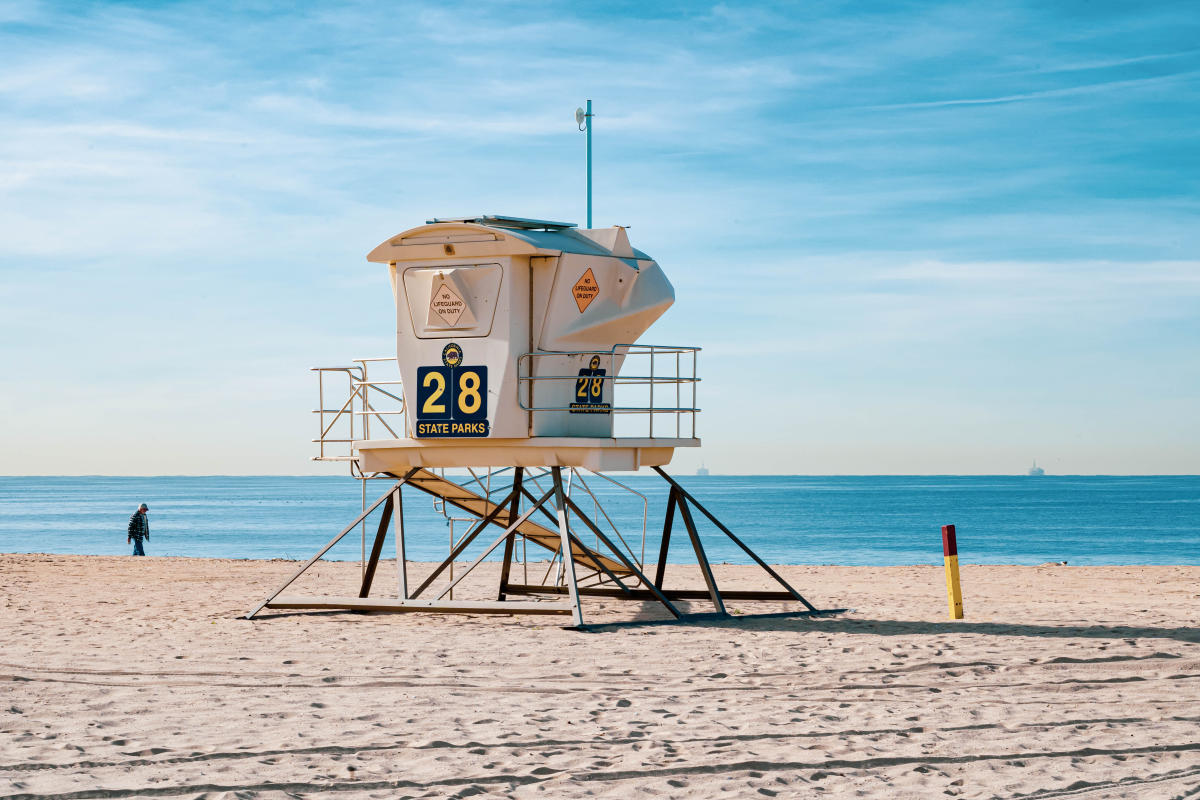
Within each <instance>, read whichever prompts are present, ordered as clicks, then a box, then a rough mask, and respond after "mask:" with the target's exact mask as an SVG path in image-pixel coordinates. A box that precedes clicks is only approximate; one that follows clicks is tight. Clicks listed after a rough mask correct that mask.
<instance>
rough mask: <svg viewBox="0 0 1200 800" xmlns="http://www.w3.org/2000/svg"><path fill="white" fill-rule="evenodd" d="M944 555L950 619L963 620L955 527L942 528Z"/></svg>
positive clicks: (944, 526) (945, 526)
mask: <svg viewBox="0 0 1200 800" xmlns="http://www.w3.org/2000/svg"><path fill="white" fill-rule="evenodd" d="M942 555H943V557H944V558H945V560H946V599H947V600H949V601H950V619H962V618H963V606H962V586H960V585H959V583H958V541H957V540H956V539H955V538H954V526H953V525H943V526H942Z"/></svg>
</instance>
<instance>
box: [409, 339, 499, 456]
mask: <svg viewBox="0 0 1200 800" xmlns="http://www.w3.org/2000/svg"><path fill="white" fill-rule="evenodd" d="M462 361H463V351H462V348H461V347H459V346H458V345H457V344H455V343H454V342H451V343H450V344H448V345H446V346H445V347H444V348H442V366H440V367H417V425H416V435H417V438H418V439H431V438H437V437H445V438H458V437H480V436H487V435H488V420H487V367H483V366H479V367H468V366H463V363H462Z"/></svg>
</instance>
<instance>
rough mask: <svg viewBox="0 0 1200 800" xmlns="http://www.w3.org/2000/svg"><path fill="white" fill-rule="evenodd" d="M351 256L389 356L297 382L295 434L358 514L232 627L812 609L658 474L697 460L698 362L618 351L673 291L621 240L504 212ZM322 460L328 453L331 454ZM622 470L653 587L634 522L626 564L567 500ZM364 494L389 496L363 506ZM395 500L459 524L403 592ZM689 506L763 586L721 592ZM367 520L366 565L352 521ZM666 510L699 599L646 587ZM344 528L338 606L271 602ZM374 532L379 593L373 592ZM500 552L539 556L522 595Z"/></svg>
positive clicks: (680, 351) (325, 601) (633, 349)
mask: <svg viewBox="0 0 1200 800" xmlns="http://www.w3.org/2000/svg"><path fill="white" fill-rule="evenodd" d="M367 260H369V261H372V262H376V263H379V264H385V265H387V270H388V277H389V279H390V281H391V287H392V294H393V296H394V298H395V308H396V357H395V358H394V359H392V358H390V357H389V358H386V359H358V360H356V362H355V363H354V364H353V365H352V366H346V367H321V368H316V372H317V373H318V376H319V386H320V400H319V402H320V407H319V408H318V409H317V418H318V420H319V428H320V435H319V436H318V438H317V439H315V440H314V441H315V442H316V443H317V445H318V448H319V451H318V455H317V457H316V458H317V459H318V460H326V461H346V462H349V464H350V469H351V473H352V474H353V475H354V476H355V477H357V478H359V479H360V480H361V481H362V486H363V509H362V513H361V514H360V515H359V516H358V517H357V518H356V519H354V521H353V522H351V523H350V524H349V525H347V526H346V528H345V529H343V530H342V531H341V532H340V533H339V534H338V535H337V536H335V537H334V538H333V539H332V540H330V542H329V543H328V544H327V545H325V547H323V548H322V549H321V550H320V551H319V552H318V553H317V554H316V555H314V556H313V557H312V559H310V560H309V561H308V562H307V563H306V564H304V565H303V566H302V567H300V569H299V570H297V571H296V572H295V574H293V575H292V576H291V577H290V578H289V579H288V580H287V581H285V582H284V583H283V585H282V586H280V587H279V588H278V589H277V590H276V591H275V592H274V593H272V594H271V595H270V596H269V597H268V598H267V599H266V600H264V601H263V602H262V603H261V604H260V605H259V606H258V607H256V608H255V609H254V610H253V611H251V612H250V613H249V614H248V615H247V617H248V618H252V617H254V616H255V615H256V614H258V613H259V612H260V611H262V610H263V609H264V608H269V609H352V610H370V611H427V612H465V613H504V614H515V613H532V614H563V615H569V616H571V617H572V621H573V624H574V625H575V626H583V625H584V617H583V607H582V604H581V598H583V597H587V596H606V597H616V598H627V599H636V600H643V601H645V600H650V601H657V602H658V603H661V604H662V606H663V607H664V608H665V609H666V610H667V611H668V612H669V613H670V614H671V615H673V616H674V617H676V618H679V617H680V616H682V613H681V611H680V610H679V608H678V607H677V606H676V605H675V603H674V602H673V601H675V600H681V599H687V600H690V599H704V598H707V599H709V600H711V602H712V605H713V607H714V610H715V612H716V613H718V614H724V613H725V603H724V601H725V599H740V600H760V599H761V600H787V601H795V602H797V603H800V604H802V605H803V606H804V608H805V609H807V611H808V612H815V611H816V609H815V608H814V607H813V606H812V605H811V604H810V603H809V602H808V601H807V600H806V599H805V598H804V597H802V596H801V595H800V594H799V593H798V592H797V591H796V590H795V589H793V588H792V587H791V586H790V585H788V583H787V582H786V581H785V580H784V579H783V578H782V577H781V576H779V575H778V574H777V573H776V572H775V571H774V570H773V569H771V567H770V566H768V565H767V564H766V563H765V562H764V561H763V560H762V559H761V558H759V557H758V556H757V555H756V554H755V553H754V552H753V550H751V549H750V548H749V547H748V546H747V545H746V544H745V543H744V542H742V540H741V539H739V538H738V537H737V536H735V535H734V534H733V532H732V531H730V530H729V529H728V528H727V527H725V526H724V525H723V524H722V523H721V522H720V521H719V520H718V519H717V518H716V517H715V516H713V515H712V514H711V513H709V511H708V510H707V509H705V508H704V506H703V505H701V504H700V503H699V502H698V501H697V500H696V499H695V498H694V497H693V496H692V495H691V494H690V493H689V492H688V491H687V490H686V489H684V488H683V487H682V486H680V485H679V484H678V483H677V482H676V481H675V480H674V479H672V478H671V477H670V476H669V475H668V474H667V473H666V472H665V471H664V469H663V467H664V466H665V465H667V464H668V463H669V462H670V461H671V457H672V455H673V454H674V451H675V448H678V447H699V446H700V440H699V439H698V438H697V437H696V414H697V413H698V412H699V408H698V407H697V405H696V390H697V384H698V382H699V378H698V376H697V374H696V366H697V353H698V348H694V347H660V346H655V345H645V344H633V343H634V342H637V340H638V338H639V337H640V336H641V335H642V334H643V333H644V332H645V331H646V330H647V329H648V328H649V327H650V325H652V324H653V323H654V321H655V320H657V319H658V318H659V317H660V316H661V315H662V314H663V313H664V312H665V311H666V310H667V309H668V308H669V307H670V306H671V305H672V303H674V300H675V293H674V289H673V288H672V287H671V284H670V282H669V281H668V280H667V278H666V276H665V275H664V274H663V271H662V269H661V268H660V267H659V265H658V264H657V263H656V262H655V261H654V260H653V259H652V258H650V257H649V256H648V255H646V254H645V253H643V252H641V251H639V250H635V249H634V248H633V247H631V246H630V244H629V239H628V236H627V234H626V231H625V229H624V228H621V227H613V228H601V229H594V230H580V229H577V228H576V227H575V226H574V225H572V224H570V223H564V222H551V221H547V220H535V219H523V218H517V217H504V216H480V217H461V218H451V219H432V220H429V221H428V222H427V223H426V224H425V225H422V226H420V227H417V228H413V229H411V230H408V231H405V232H403V233H400V234H398V235H396V236H393V237H391V238H389V239H388V240H386V241H384V242H383V243H382V244H380V245H379V246H378V247H376V248H375V249H374V250H372V251H371V253H370V254H369V255H368V256H367ZM392 365H394V367H395V368H396V369H397V370H398V376H397V378H396V379H392V380H384V379H379V378H378V377H376V376H378V374H379V367H380V366H384V367H388V366H392ZM372 370H374V372H372ZM331 375H333V376H344V377H346V378H347V379H348V381H349V397H348V398H347V399H346V401H345V402H344V403H343V404H342V405H341V407H340V408H334V407H327V406H328V403H327V398H326V394H327V389H326V380H327V378H328V377H330V376H331ZM339 425H340V426H341V430H342V431H343V433H342V435H338V434H337V433H336V431H337V430H339V428H338V426H339ZM347 427H348V432H346V431H345V429H346V428H347ZM338 446H342V447H345V448H346V450H345V453H344V454H340V455H339V454H335V451H334V448H335V447H338ZM640 467H650V468H652V469H653V470H654V471H655V472H657V474H658V475H660V476H661V477H662V478H663V480H665V481H666V482H667V486H668V488H669V495H668V502H667V510H666V516H665V519H664V521H663V528H662V538H661V541H660V544H659V550H658V558H657V561H656V562H654V565H655V569H654V577H653V578H651V577H649V576H648V575H647V574H646V572H645V570H646V569H647V568H648V565H647V563H646V561H645V522H644V518H643V530H642V537H643V539H642V542H643V544H642V548H641V551H640V552H639V551H638V550H637V549H636V548H635V547H633V546H631V545H630V544H629V542H628V541H627V539H626V537H625V536H623V535H622V533H621V531H619V530H617V528H616V527H615V526H614V525H612V524H611V519H609V517H608V515H607V514H604V513H603V512H602V511H601V510H600V507H599V503H598V501H597V502H595V503H591V504H589V505H592V506H593V508H595V509H596V510H597V511H600V513H598V514H597V513H594V514H592V515H591V516H589V515H588V514H587V513H585V511H584V509H583V506H582V502H583V501H582V500H580V499H579V498H580V496H581V495H582V494H583V493H584V492H586V494H587V495H588V496H589V499H590V500H593V501H596V494H595V493H594V492H593V491H592V489H591V488H590V487H589V484H588V483H587V479H586V478H585V476H584V473H591V474H593V475H595V476H599V478H601V479H603V480H604V481H606V482H608V483H610V484H612V485H615V486H621V487H623V488H628V487H624V485H623V484H621V483H620V482H619V481H617V480H616V479H614V478H612V477H611V476H608V475H605V474H604V473H606V472H608V471H625V470H636V469H638V468H640ZM447 469H456V470H463V469H466V470H467V472H466V474H467V475H468V476H469V478H467V479H462V480H454V479H453V478H452V477H451V476H450V475H448V474H447V472H446V470H447ZM564 475H565V477H564ZM372 480H382V481H387V482H388V483H389V485H388V488H387V490H386V491H385V492H384V493H383V494H382V495H380V496H379V497H378V499H376V500H375V501H374V502H373V503H371V504H369V505H368V503H367V502H366V499H367V494H366V486H367V483H368V482H369V481H372ZM406 489H412V490H416V491H418V492H422V493H425V494H427V495H431V496H432V497H433V498H434V503H435V507H436V508H438V509H439V510H440V511H441V512H442V513H443V514H444V515H445V516H446V517H447V518H448V519H450V520H451V522H452V523H453V522H464V523H466V524H467V526H468V527H467V529H466V531H465V533H463V534H462V535H461V536H458V537H456V536H455V534H454V528H453V524H452V526H451V536H450V546H449V549H448V553H447V556H446V558H445V560H444V561H442V562H441V563H440V564H438V565H437V566H436V567H435V568H434V569H433V571H432V572H431V573H430V574H429V575H427V576H425V578H424V580H422V581H421V582H420V583H419V584H418V585H415V586H412V585H410V582H409V580H408V563H409V562H408V558H407V549H408V548H407V543H406V539H405V528H404V513H403V509H404V504H403V499H404V497H403V495H404V490H406ZM573 493H574V494H575V496H574V497H573V496H572V494H573ZM693 509H695V510H696V511H699V512H700V513H701V514H703V515H704V516H705V517H707V518H708V519H709V520H710V521H711V522H712V523H713V524H714V525H715V526H716V528H717V529H718V530H720V531H721V532H723V533H724V534H725V535H726V536H728V537H729V538H730V539H731V540H732V541H733V542H734V543H736V544H737V546H739V547H740V548H741V549H742V550H743V551H745V553H746V554H747V555H748V556H749V557H750V558H751V559H752V560H754V561H755V562H756V563H757V564H758V565H759V566H760V567H762V568H763V569H764V570H766V571H767V573H769V574H770V576H771V577H772V578H774V580H775V581H777V582H778V584H779V585H780V587H781V589H780V590H779V591H736V592H730V591H725V592H722V591H721V590H720V589H719V588H718V586H717V582H716V579H715V578H714V577H713V572H712V569H711V568H710V566H709V562H708V558H707V556H706V554H705V550H704V546H703V543H702V541H701V538H700V536H699V533H698V530H697V526H696V523H695V519H694V518H693V515H692V510H693ZM377 510H378V511H379V514H378V523H377V525H376V526H375V535H374V539H373V541H372V542H371V547H370V554H369V555H368V554H367V538H368V537H367V529H366V520H367V519H368V517H370V516H371V515H372V514H375V512H376V511H377ZM676 514H678V516H679V517H680V519H681V521H682V523H683V527H684V528H685V529H686V531H687V534H688V539H689V542H690V545H691V547H692V549H693V551H694V553H695V557H696V561H697V563H698V565H699V568H700V571H701V573H702V575H703V578H704V582H705V588H704V589H671V588H668V587H667V586H666V585H665V583H664V582H665V576H666V567H667V558H668V556H669V552H670V544H671V536H672V532H673V528H674V522H675V517H676ZM456 515H458V516H456ZM463 515H465V516H463ZM355 527H359V528H360V529H361V530H362V569H361V583H360V585H359V586H358V592H357V596H333V597H329V596H324V597H304V596H288V595H284V594H283V592H284V590H286V589H287V588H288V587H289V586H290V585H291V584H292V583H293V582H294V581H295V580H296V579H297V578H299V577H300V576H301V575H302V574H303V573H304V572H305V571H306V570H308V569H309V567H311V566H312V565H313V564H315V563H316V562H317V561H318V560H320V559H321V558H322V557H323V556H324V555H325V554H326V553H327V552H329V550H330V549H331V548H333V547H334V545H336V544H337V543H338V542H339V541H340V540H341V539H342V538H343V537H345V536H346V535H348V534H349V533H350V532H351V531H353V530H354V528H355ZM389 529H390V531H391V532H392V534H393V538H394V544H395V548H396V567H397V584H396V591H395V595H394V596H390V597H372V596H371V589H372V584H373V582H374V576H375V573H376V570H377V567H378V565H379V562H380V558H381V555H382V553H383V548H384V544H385V541H386V539H387V535H388V533H389ZM496 529H499V530H498V532H496V535H495V536H494V538H490V539H489V538H485V539H484V540H483V542H481V543H480V545H476V546H475V548H474V550H475V551H478V552H477V553H476V554H475V555H474V558H473V560H472V561H471V562H470V563H469V564H468V565H466V566H465V568H464V567H463V566H462V565H461V564H460V565H459V569H458V570H457V572H458V574H457V575H455V564H456V562H460V561H463V560H465V559H466V558H468V557H469V551H470V550H471V549H472V546H473V545H475V543H476V540H477V539H478V538H479V537H480V536H481V535H482V534H483V533H484V531H487V530H492V531H496ZM518 545H519V546H520V547H521V550H522V553H525V552H526V551H527V549H528V548H529V547H530V546H532V547H533V548H534V549H535V551H536V550H538V549H540V550H541V551H542V552H544V553H545V554H546V555H547V556H549V557H550V565H549V567H548V568H547V569H546V574H545V577H543V579H542V580H541V582H536V581H532V580H530V579H529V577H528V563H529V562H528V558H524V557H523V558H521V559H520V563H522V564H523V565H524V569H523V572H524V574H525V577H524V578H523V579H522V580H521V582H516V581H515V580H514V574H513V563H514V556H515V554H516V548H517V546H518ZM497 555H498V556H499V558H500V559H501V570H500V578H499V585H498V586H495V594H494V596H495V599H488V600H479V599H474V600H463V599H458V600H455V599H454V589H455V587H456V586H459V585H460V584H461V583H462V582H463V581H464V580H466V579H468V577H469V576H470V575H471V574H472V572H473V571H474V570H475V568H476V567H478V566H479V564H481V563H482V562H484V561H485V560H487V559H488V558H489V557H490V558H493V559H494V558H496V557H497ZM439 579H440V580H441V582H440V583H439ZM460 593H461V590H460ZM512 597H521V598H525V599H522V600H513V599H510V598H512Z"/></svg>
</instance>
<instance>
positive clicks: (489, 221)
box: [425, 214, 578, 231]
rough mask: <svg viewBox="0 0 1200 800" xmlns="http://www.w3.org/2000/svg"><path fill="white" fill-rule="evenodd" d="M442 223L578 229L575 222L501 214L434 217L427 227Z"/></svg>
mask: <svg viewBox="0 0 1200 800" xmlns="http://www.w3.org/2000/svg"><path fill="white" fill-rule="evenodd" d="M440 222H474V223H475V224H477V225H494V226H496V227H498V228H518V229H521V230H548V231H549V230H562V229H564V228H575V227H578V226H577V225H576V224H575V223H574V222H555V221H553V220H548V219H529V218H528V217H506V216H503V215H500V214H483V215H480V216H478V217H434V218H433V219H429V220H426V221H425V224H426V225H436V224H438V223H440Z"/></svg>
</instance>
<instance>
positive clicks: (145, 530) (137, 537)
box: [125, 503, 150, 556]
mask: <svg viewBox="0 0 1200 800" xmlns="http://www.w3.org/2000/svg"><path fill="white" fill-rule="evenodd" d="M149 510H150V506H148V505H146V504H145V503H142V504H141V505H140V506H138V509H137V511H135V512H133V516H132V517H130V518H129V535H128V536H126V537H125V544H129V543H130V542H133V554H134V555H135V556H144V555H146V551H145V550H143V549H142V539H145V540H146V541H150V520H148V519H147V518H146V512H147V511H149Z"/></svg>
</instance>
